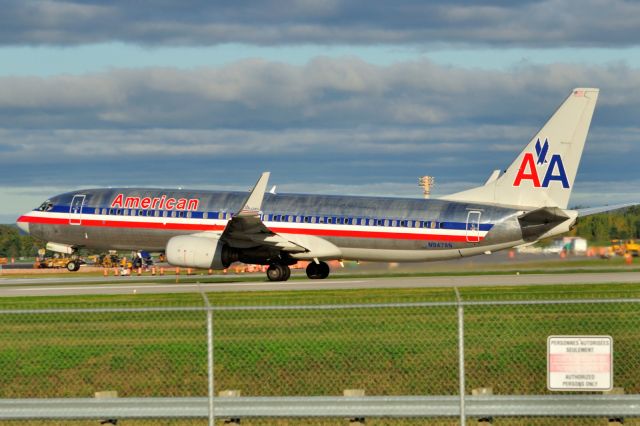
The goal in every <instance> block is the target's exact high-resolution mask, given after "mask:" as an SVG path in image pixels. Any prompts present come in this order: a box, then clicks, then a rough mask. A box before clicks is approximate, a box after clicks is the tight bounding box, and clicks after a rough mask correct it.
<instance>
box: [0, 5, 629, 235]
mask: <svg viewBox="0 0 640 426" xmlns="http://www.w3.org/2000/svg"><path fill="white" fill-rule="evenodd" d="M1 4H2V13H0V223H11V222H14V221H15V219H16V218H17V217H18V216H19V215H20V214H21V213H23V212H25V211H28V210H31V209H33V208H34V207H37V206H38V205H39V204H41V203H42V201H44V200H45V199H47V198H48V197H50V196H52V195H55V194H57V193H61V192H67V191H71V190H75V189H80V188H90V187H103V186H113V187H115V186H145V187H147V186H153V187H159V186H161V187H172V188H176V187H182V188H193V189H197V188H200V189H229V190H248V189H249V188H250V187H251V186H252V185H253V184H254V183H255V181H256V180H257V178H258V177H259V175H260V173H261V172H262V171H266V170H269V171H271V172H272V175H271V184H274V185H277V191H278V192H304V193H329V194H354V195H385V196H398V197H420V196H421V190H420V188H419V187H418V186H417V179H418V177H419V176H423V175H431V176H434V177H435V181H436V184H435V188H434V191H433V192H434V195H435V196H438V195H445V194H449V193H453V192H456V191H460V190H463V189H467V188H470V187H473V186H477V185H479V184H481V183H483V182H484V181H485V180H486V178H487V177H488V176H489V175H490V174H491V171H492V170H494V169H499V168H505V167H506V166H507V165H509V164H510V163H511V162H512V160H513V159H514V158H515V156H516V155H517V154H518V152H520V151H521V150H522V148H523V147H524V146H525V145H526V143H527V142H528V141H529V139H530V138H531V137H532V136H533V135H534V134H535V133H536V131H537V130H538V129H539V128H540V127H541V126H542V125H543V124H544V123H545V121H546V120H547V119H548V117H549V116H550V115H551V114H552V113H553V111H554V110H555V108H557V106H558V105H559V104H560V103H561V102H562V101H563V100H564V99H565V98H566V96H567V95H568V94H569V93H570V91H571V89H572V88H574V87H599V88H600V89H601V92H600V97H599V101H598V106H597V108H596V112H595V115H594V118H593V122H592V125H591V132H590V134H589V138H588V140H587V145H586V148H585V151H584V154H583V157H582V163H581V167H580V170H579V171H578V176H577V178H576V182H575V188H574V191H573V194H572V199H571V205H573V206H597V205H603V204H612V203H623V202H638V201H640V174H639V173H638V170H639V165H640V161H639V159H640V123H639V121H638V117H639V116H640V114H639V112H640V89H639V88H640V3H639V2H633V1H622V0H543V1H527V0H524V1H517V0H509V1H506V0H493V1H486V2H466V1H459V0H446V1H445V0H435V1H424V0H415V1H414V0H407V1H401V2H399V1H370V0H352V1H340V0H328V1H322V2H320V1H317V0H297V1H281V0H263V1H243V0H234V1H196V0H182V1H178V0H176V1H171V0H154V1H149V0H146V1H144V0H141V1H134V2H132V1H117V0H116V1H110V2H103V1H50V0H26V1H25V0H15V1H13V0H3V1H2V3H1Z"/></svg>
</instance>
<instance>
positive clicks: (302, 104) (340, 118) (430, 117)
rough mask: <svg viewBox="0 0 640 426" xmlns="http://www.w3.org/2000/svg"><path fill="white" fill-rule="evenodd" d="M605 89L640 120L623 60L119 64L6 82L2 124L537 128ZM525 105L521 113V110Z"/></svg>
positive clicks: (611, 116) (0, 100)
mask: <svg viewBox="0 0 640 426" xmlns="http://www.w3.org/2000/svg"><path fill="white" fill-rule="evenodd" d="M580 85H594V86H599V87H602V88H603V93H604V96H602V98H601V102H600V106H599V112H598V116H602V117H604V118H605V121H606V122H608V123H609V124H614V123H615V124H616V125H622V126H625V125H631V124H632V123H635V112H634V108H637V107H640V100H638V98H637V97H636V96H634V94H633V92H632V91H630V90H629V87H636V86H638V85H640V71H639V70H638V69H636V68H629V67H627V66H624V65H606V66H583V65H564V64H556V65H546V66H534V65H522V66H519V67H517V68H515V69H509V70H493V71H487V70H475V69H463V68H454V67H448V66H440V65H436V64H434V63H432V62H429V61H426V60H422V61H413V62H402V63H396V64H393V65H390V66H377V65H372V64H369V63H366V62H364V61H362V60H359V59H357V58H349V57H347V58H334V59H330V58H317V59H315V60H313V61H310V62H309V63H307V64H306V65H303V66H296V65H287V64H281V63H276V62H268V61H264V60H245V61H239V62H235V63H232V64H229V65H225V66H221V67H212V68H198V69H193V70H179V69H175V68H144V69H136V70H130V69H116V70H111V71H108V72H102V73H93V74H85V75H61V76H54V77H49V78H38V77H1V78H0V87H3V90H2V91H0V112H1V113H2V114H0V127H13V128H29V129H35V128H39V129H48V128H56V129H71V128H76V129H78V128H82V129H97V128H101V129H133V128H192V129H219V128H225V129H254V130H255V129H261V130H264V129H282V128H294V127H297V128H310V127H311V128H318V127H326V128H339V127H353V126H367V125H371V124H372V123H375V124H376V125H385V126H440V125H451V124H456V125H460V124H473V123H475V124H495V125H505V124H513V123H518V124H521V123H530V124H531V123H535V122H536V120H540V117H544V116H545V115H546V114H548V112H549V111H550V110H552V108H553V107H554V106H556V105H557V104H558V103H559V102H560V101H561V100H562V98H563V97H564V95H565V93H567V92H568V91H569V90H570V89H571V88H572V87H575V86H580ZM516 111H517V113H515V112H516Z"/></svg>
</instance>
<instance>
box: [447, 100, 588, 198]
mask: <svg viewBox="0 0 640 426" xmlns="http://www.w3.org/2000/svg"><path fill="white" fill-rule="evenodd" d="M598 92H599V90H598V89H588V88H578V89H574V90H573V91H572V92H571V94H570V95H569V97H568V98H567V99H566V100H565V101H564V102H563V103H562V105H560V107H559V108H558V109H557V110H556V112H555V113H554V114H553V116H552V117H551V118H550V119H549V121H547V123H546V124H545V125H544V126H543V127H542V129H540V131H539V132H538V133H537V134H536V135H535V136H534V137H533V139H531V142H529V144H528V145H527V146H526V148H525V149H524V151H522V152H521V153H520V155H518V158H516V160H515V161H514V162H513V163H512V164H511V165H510V166H509V167H508V168H507V170H506V171H505V173H504V174H503V175H502V176H500V177H499V178H497V179H494V180H491V179H490V180H489V181H487V183H486V184H485V185H484V186H480V187H477V188H473V189H469V190H467V191H463V192H458V193H456V194H452V195H449V196H446V197H442V198H443V199H446V200H452V201H469V202H482V203H496V204H506V205H516V206H526V207H560V208H563V209H566V208H567V205H568V203H569V196H570V195H571V189H572V188H573V182H574V180H575V177H576V172H577V171H578V165H579V164H580V157H581V156H582V149H583V148H584V142H585V140H586V138H587V133H588V132H589V125H590V124H591V117H592V116H593V110H594V108H595V106H596V101H597V100H598Z"/></svg>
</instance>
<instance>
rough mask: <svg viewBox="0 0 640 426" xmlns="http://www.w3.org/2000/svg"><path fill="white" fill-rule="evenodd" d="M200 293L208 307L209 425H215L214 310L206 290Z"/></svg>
mask: <svg viewBox="0 0 640 426" xmlns="http://www.w3.org/2000/svg"><path fill="white" fill-rule="evenodd" d="M200 294H201V295H202V298H203V299H204V304H205V307H206V308H207V384H208V386H207V388H208V394H209V395H208V397H209V401H208V402H209V426H215V423H216V415H215V411H214V406H213V397H214V393H213V392H214V387H213V311H212V310H211V304H210V303H209V298H208V297H207V295H206V294H205V293H204V291H202V290H200Z"/></svg>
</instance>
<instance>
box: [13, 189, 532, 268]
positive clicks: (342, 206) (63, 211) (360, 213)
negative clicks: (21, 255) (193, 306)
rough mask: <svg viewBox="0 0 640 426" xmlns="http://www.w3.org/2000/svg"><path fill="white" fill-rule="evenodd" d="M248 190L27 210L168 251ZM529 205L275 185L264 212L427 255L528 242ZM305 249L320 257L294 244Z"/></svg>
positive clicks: (281, 220)
mask: <svg viewBox="0 0 640 426" xmlns="http://www.w3.org/2000/svg"><path fill="white" fill-rule="evenodd" d="M245 198H246V193H241V192H217V191H187V190H163V189H144V188H138V189H135V188H109V189H87V190H78V191H74V192H69V193H65V194H61V195H58V196H56V197H53V198H51V199H50V200H48V204H43V206H41V208H40V209H36V210H34V211H32V212H30V213H27V214H25V215H23V216H22V217H21V218H20V219H19V223H28V224H29V232H30V233H31V234H32V235H33V236H35V237H36V238H40V239H42V240H45V241H55V242H56V243H61V244H67V245H71V246H76V247H86V248H91V249H118V250H141V249H144V250H150V251H163V250H164V249H165V247H166V245H167V242H168V241H169V239H171V238H172V237H175V236H178V235H192V234H194V233H204V234H207V233H222V232H223V230H224V229H225V227H226V225H227V223H228V222H229V220H230V219H231V217H232V215H233V214H235V212H237V211H239V209H240V208H241V207H242V203H243V201H244V200H245ZM522 212H523V211H522V210H518V209H514V208H508V207H501V206H495V205H482V204H473V203H460V202H450V201H443V200H437V199H428V200H423V199H402V198H382V197H351V196H333V195H298V194H277V195H276V194H270V193H267V194H265V196H264V202H263V205H262V213H261V218H262V221H263V222H264V224H265V225H266V226H267V228H269V230H271V231H272V232H274V233H277V234H280V235H283V236H285V237H287V238H290V239H292V240H294V241H295V240H296V238H302V237H304V236H316V237H320V238H322V239H324V240H326V241H328V242H330V243H331V244H333V245H335V246H336V247H337V248H338V249H339V251H340V253H339V255H336V253H332V256H331V257H332V258H336V257H337V258H341V259H348V260H369V261H426V260H435V259H448V258H456V257H461V256H467V255H475V254H480V253H483V252H486V251H494V250H499V249H503V248H507V247H512V246H514V245H517V244H521V243H523V242H524V241H523V237H522V232H521V229H520V225H519V223H518V220H517V217H518V216H519V215H520V214H521V213H522ZM292 257H293V258H295V259H312V258H316V256H314V255H313V254H312V253H311V254H309V255H308V256H306V255H305V253H294V254H292Z"/></svg>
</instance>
